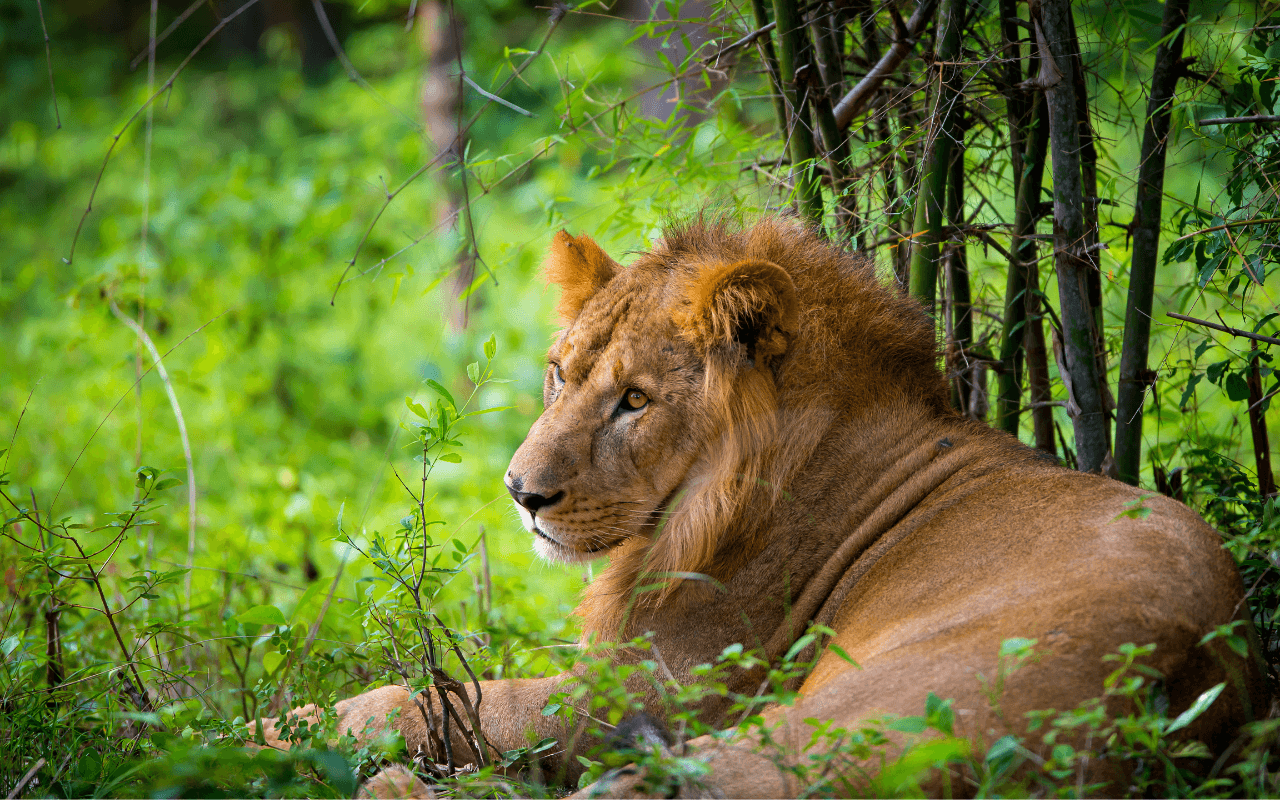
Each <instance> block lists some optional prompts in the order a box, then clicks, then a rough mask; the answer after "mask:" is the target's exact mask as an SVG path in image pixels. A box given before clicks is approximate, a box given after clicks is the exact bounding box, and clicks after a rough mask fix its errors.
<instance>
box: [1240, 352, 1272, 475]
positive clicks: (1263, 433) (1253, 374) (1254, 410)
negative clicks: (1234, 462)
mask: <svg viewBox="0 0 1280 800" xmlns="http://www.w3.org/2000/svg"><path fill="white" fill-rule="evenodd" d="M1245 383H1246V384H1247V385H1248V387H1249V432H1250V433H1252V434H1253V463H1254V466H1255V467H1257V469H1258V494H1260V495H1262V496H1263V497H1271V496H1272V495H1274V494H1275V493H1276V476H1275V473H1273V472H1272V471H1271V441H1270V439H1269V438H1268V436H1267V415H1266V409H1265V408H1264V405H1265V403H1263V398H1264V397H1265V396H1266V395H1264V394H1263V393H1262V374H1261V373H1260V372H1259V370H1258V359H1257V358H1254V359H1253V361H1251V362H1250V363H1249V377H1248V378H1246V379H1245Z"/></svg>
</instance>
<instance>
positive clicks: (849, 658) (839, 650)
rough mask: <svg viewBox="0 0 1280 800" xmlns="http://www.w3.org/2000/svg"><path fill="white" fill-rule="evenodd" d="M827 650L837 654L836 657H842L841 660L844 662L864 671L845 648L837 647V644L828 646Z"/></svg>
mask: <svg viewBox="0 0 1280 800" xmlns="http://www.w3.org/2000/svg"><path fill="white" fill-rule="evenodd" d="M827 649H828V650H830V651H831V652H833V653H835V654H836V655H838V656H840V658H841V659H843V660H844V661H847V662H849V663H850V664H852V665H853V666H855V667H857V668H858V669H862V667H861V666H859V665H858V662H857V661H854V660H853V656H851V655H849V654H848V653H846V652H845V651H844V648H843V647H840V646H839V645H835V644H829V645H827Z"/></svg>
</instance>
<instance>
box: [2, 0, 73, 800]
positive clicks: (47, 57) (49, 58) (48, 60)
mask: <svg viewBox="0 0 1280 800" xmlns="http://www.w3.org/2000/svg"><path fill="white" fill-rule="evenodd" d="M36 10H37V11H39V12H40V30H41V32H42V33H44V63H45V66H47V67H48V68H49V93H50V94H52V95H53V119H54V121H55V122H56V123H57V127H58V130H62V115H61V114H59V113H58V90H57V88H56V87H54V85H53V55H52V54H51V53H50V52H49V28H48V27H46V26H45V24H44V6H43V5H41V3H40V0H36ZM40 760H41V762H43V761H44V759H40ZM10 796H11V797H12V795H10Z"/></svg>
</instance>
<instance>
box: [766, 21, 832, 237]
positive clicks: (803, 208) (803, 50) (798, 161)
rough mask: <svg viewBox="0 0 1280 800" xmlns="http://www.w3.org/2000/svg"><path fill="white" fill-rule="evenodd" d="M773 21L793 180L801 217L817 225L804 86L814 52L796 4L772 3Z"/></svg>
mask: <svg viewBox="0 0 1280 800" xmlns="http://www.w3.org/2000/svg"><path fill="white" fill-rule="evenodd" d="M773 18H774V20H775V21H776V22H777V23H778V27H777V33H778V71H779V77H780V79H781V84H782V96H783V99H784V100H785V102H786V107H787V112H788V113H787V129H786V131H785V133H786V136H787V140H788V143H789V145H790V151H791V176H792V180H793V181H795V187H796V198H797V199H798V200H799V203H800V213H801V214H802V215H803V216H805V217H807V218H808V219H809V221H810V222H813V223H818V222H821V221H822V190H821V188H820V187H819V185H818V181H817V176H816V175H815V174H814V157H815V156H816V148H815V147H814V137H813V127H812V125H811V123H810V121H809V92H808V90H807V86H805V85H804V84H806V83H807V82H808V80H809V78H810V77H811V76H810V75H809V72H810V70H812V69H814V65H813V59H812V52H813V48H812V47H811V46H810V45H809V36H808V29H807V28H805V25H804V20H803V19H802V18H801V16H800V11H799V9H798V8H797V4H796V1H795V0H773Z"/></svg>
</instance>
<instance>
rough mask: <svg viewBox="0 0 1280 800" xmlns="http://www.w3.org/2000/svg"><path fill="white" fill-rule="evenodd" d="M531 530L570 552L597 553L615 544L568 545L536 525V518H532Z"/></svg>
mask: <svg viewBox="0 0 1280 800" xmlns="http://www.w3.org/2000/svg"><path fill="white" fill-rule="evenodd" d="M533 532H534V533H536V534H537V535H539V536H541V537H542V538H543V539H545V540H547V541H548V542H551V543H552V544H553V545H555V546H556V547H559V548H560V549H561V550H568V551H569V552H572V553H599V552H601V551H603V550H608V549H609V548H610V547H613V545H614V544H615V543H614V542H606V543H604V544H601V545H599V546H597V547H570V546H569V545H567V544H565V543H564V542H562V541H560V540H559V539H556V538H555V537H554V536H551V535H550V534H548V533H547V532H546V531H544V530H542V528H541V527H540V526H539V525H538V522H537V520H536V519H535V520H534V523H533Z"/></svg>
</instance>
